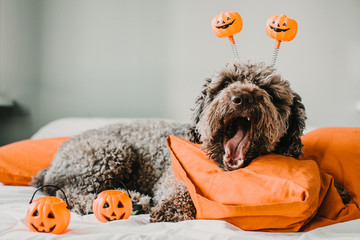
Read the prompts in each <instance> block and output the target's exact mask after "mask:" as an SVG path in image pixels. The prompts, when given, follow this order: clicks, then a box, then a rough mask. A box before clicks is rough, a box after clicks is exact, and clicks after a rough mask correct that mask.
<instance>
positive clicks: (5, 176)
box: [0, 137, 69, 185]
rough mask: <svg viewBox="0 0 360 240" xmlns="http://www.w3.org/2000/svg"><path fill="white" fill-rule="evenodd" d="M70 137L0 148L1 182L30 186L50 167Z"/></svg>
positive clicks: (24, 141) (27, 142)
mask: <svg viewBox="0 0 360 240" xmlns="http://www.w3.org/2000/svg"><path fill="white" fill-rule="evenodd" d="M67 139H69V137H61V138H47V139H29V140H23V141H19V142H15V143H11V144H9V145H5V146H2V147H0V182H1V183H3V184H7V185H29V183H30V182H31V179H32V177H34V176H36V174H37V173H38V171H40V170H41V169H43V168H46V167H48V166H49V165H50V163H51V160H52V158H53V156H54V155H55V153H56V151H57V149H58V148H59V147H60V145H61V144H62V143H63V142H65V141H66V140H67Z"/></svg>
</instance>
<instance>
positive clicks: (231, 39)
mask: <svg viewBox="0 0 360 240" xmlns="http://www.w3.org/2000/svg"><path fill="white" fill-rule="evenodd" d="M229 40H230V43H231V44H235V40H234V36H230V37H229Z"/></svg>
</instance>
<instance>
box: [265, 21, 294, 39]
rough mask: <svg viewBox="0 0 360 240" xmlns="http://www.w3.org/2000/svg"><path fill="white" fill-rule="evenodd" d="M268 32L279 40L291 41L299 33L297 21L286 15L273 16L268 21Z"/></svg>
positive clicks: (266, 27)
mask: <svg viewBox="0 0 360 240" xmlns="http://www.w3.org/2000/svg"><path fill="white" fill-rule="evenodd" d="M265 29H266V33H267V35H268V36H269V37H271V38H273V39H275V40H277V41H291V40H293V39H294V37H295V36H296V33H297V23H296V21H295V20H294V19H291V18H288V17H286V15H281V16H272V17H270V18H269V19H268V20H267V22H266V26H265Z"/></svg>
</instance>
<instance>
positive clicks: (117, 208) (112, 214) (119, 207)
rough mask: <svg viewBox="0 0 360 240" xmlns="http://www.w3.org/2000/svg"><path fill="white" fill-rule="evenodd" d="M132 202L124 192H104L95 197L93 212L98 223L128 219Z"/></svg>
mask: <svg viewBox="0 0 360 240" xmlns="http://www.w3.org/2000/svg"><path fill="white" fill-rule="evenodd" d="M131 210H132V202H131V199H130V197H129V195H127V194H126V193H125V192H123V191H120V190H106V191H103V192H101V193H100V194H98V195H97V196H96V197H95V200H94V201H93V212H94V215H95V217H96V218H97V219H98V220H99V221H100V222H108V221H114V220H119V219H127V218H129V217H130V214H131Z"/></svg>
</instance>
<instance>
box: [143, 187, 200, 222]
mask: <svg viewBox="0 0 360 240" xmlns="http://www.w3.org/2000/svg"><path fill="white" fill-rule="evenodd" d="M195 215H196V209H195V206H194V203H193V202H192V200H191V198H190V195H189V193H186V194H184V195H181V196H176V197H171V198H169V199H164V200H163V201H162V202H161V203H160V204H158V205H157V206H155V207H153V208H152V209H151V212H150V222H180V221H185V220H192V219H195Z"/></svg>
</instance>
